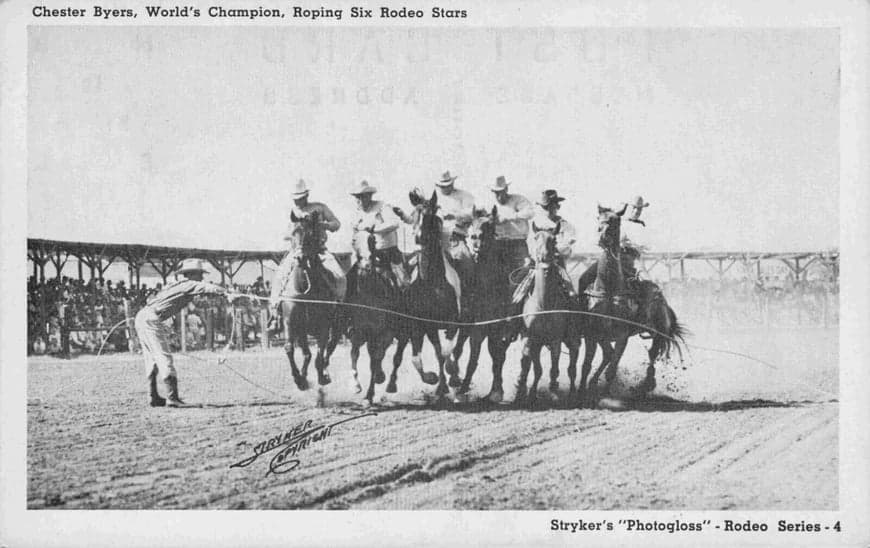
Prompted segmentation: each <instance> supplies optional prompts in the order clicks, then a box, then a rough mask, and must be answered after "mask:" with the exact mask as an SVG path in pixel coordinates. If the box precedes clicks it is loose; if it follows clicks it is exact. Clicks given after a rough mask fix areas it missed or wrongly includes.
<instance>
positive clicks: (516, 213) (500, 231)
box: [486, 194, 535, 240]
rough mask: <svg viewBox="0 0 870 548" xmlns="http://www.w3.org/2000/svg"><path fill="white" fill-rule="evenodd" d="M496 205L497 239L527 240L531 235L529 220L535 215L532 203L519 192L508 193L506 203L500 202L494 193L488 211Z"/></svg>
mask: <svg viewBox="0 0 870 548" xmlns="http://www.w3.org/2000/svg"><path fill="white" fill-rule="evenodd" d="M493 206H495V207H496V210H497V211H498V223H496V225H495V238H496V240H525V239H526V238H527V237H528V235H529V221H530V220H531V219H532V218H533V217H534V216H535V210H534V208H533V207H532V203H531V202H530V201H529V200H527V199H526V198H524V197H523V196H520V195H519V194H508V195H507V200H506V201H505V203H504V204H500V203H498V200H496V199H495V194H493V196H492V199H491V200H490V203H489V205H488V207H487V208H486V210H487V211H491V210H492V207H493Z"/></svg>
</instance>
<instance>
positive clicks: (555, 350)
mask: <svg viewBox="0 0 870 548" xmlns="http://www.w3.org/2000/svg"><path fill="white" fill-rule="evenodd" d="M560 226H561V225H558V224H557V225H556V228H555V229H553V230H552V231H550V230H540V231H538V232H536V233H535V236H534V242H535V250H534V251H535V257H534V259H535V270H534V286H533V287H532V291H531V293H530V294H529V296H528V297H527V298H526V300H525V302H524V303H523V323H524V324H525V328H526V329H525V332H526V340H525V343H524V345H523V355H522V358H521V359H520V377H519V381H518V384H517V394H516V398H515V400H514V403H515V404H516V405H522V404H523V403H527V404H528V405H529V406H533V405H534V404H535V403H536V401H537V391H538V382H539V381H540V380H541V375H542V373H543V368H542V367H541V348H542V347H543V346H546V347H547V348H548V349H549V350H550V359H551V360H552V365H551V367H550V393H551V394H552V396H554V397H555V396H556V394H555V390H556V388H558V381H557V379H558V377H559V357H560V354H561V351H562V343H564V344H565V345H566V346H567V347H568V353H569V360H570V361H569V363H570V365H569V368H568V374H569V376H570V378H571V390H572V391H573V388H574V379H575V377H576V371H577V358H578V356H579V354H580V338H579V337H578V336H577V332H576V329H575V324H576V321H575V319H574V317H573V315H569V314H539V313H540V312H545V311H549V310H569V309H572V308H574V305H573V303H572V302H571V298H570V297H569V296H568V295H567V294H566V292H565V291H564V289H563V288H562V285H561V275H560V274H559V271H558V268H557V265H556V262H555V261H556V258H557V257H556V236H558V234H559V227H560ZM531 364H534V373H535V376H534V379H533V380H532V385H531V387H530V388H529V389H528V392H527V391H526V381H527V379H528V375H529V367H530V365H531Z"/></svg>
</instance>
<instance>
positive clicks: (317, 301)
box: [49, 292, 837, 399]
mask: <svg viewBox="0 0 870 548" xmlns="http://www.w3.org/2000/svg"><path fill="white" fill-rule="evenodd" d="M227 298H229V299H230V300H235V299H238V298H246V299H251V300H260V301H269V300H270V298H269V297H262V296H260V295H254V294H250V293H239V292H231V293H228V294H227ZM279 300H281V301H289V302H297V303H310V304H323V305H329V306H345V307H349V308H358V309H365V310H370V311H373V312H379V313H383V314H390V315H394V316H398V317H402V318H405V319H408V320H413V321H417V322H423V323H435V324H439V325H449V326H454V327H482V326H486V325H492V324H496V323H502V322H507V321H511V320H515V319H520V318H525V317H528V316H543V315H549V314H574V315H582V316H591V317H598V318H603V319H609V320H613V321H618V322H622V323H625V324H629V325H633V326H635V327H638V328H640V329H642V330H644V331H648V332H651V333H655V334H657V335H659V336H661V337H663V338H665V339H668V340H670V341H673V342H674V343H678V344H679V343H682V344H683V345H684V346H685V347H687V348H696V349H699V350H706V351H710V352H718V353H722V354H730V355H733V356H738V357H741V358H744V359H747V360H750V361H754V362H757V363H760V364H762V365H764V366H766V367H768V368H770V369H773V370H776V371H779V370H780V368H779V367H777V366H776V365H774V364H772V363H770V362H767V361H765V360H762V359H759V358H756V357H754V356H751V355H749V354H745V353H742V352H735V351H732V350H727V349H721V348H713V347H707V346H702V345H696V344H690V343H687V342H686V341H684V340H683V341H678V340H677V339H676V338H674V337H672V336H670V335H668V334H666V333H662V332H661V331H658V330H656V329H655V328H652V327H650V326H648V325H645V324H641V323H638V322H635V321H632V320H627V319H625V318H620V317H617V316H612V315H609V314H601V313H598V312H589V311H583V310H542V311H538V312H524V313H520V314H512V315H509V316H505V317H502V318H494V319H490V320H483V321H475V322H462V321H452V320H433V319H430V318H424V317H420V316H415V315H413V314H406V313H403V312H399V311H396V310H390V309H386V308H380V307H376V306H370V305H365V304H359V303H346V302H341V301H326V300H320V299H299V298H294V297H279ZM127 321H128V320H127V319H124V320H121V321H119V322H118V323H116V324H115V325H114V326H112V328H111V329H110V330H109V332H108V333H107V334H106V335H105V337H104V338H103V341H102V343H101V344H100V348H99V351H98V352H97V358H99V356H100V355H101V354H102V351H103V348H104V346H105V344H106V342H107V341H108V339H109V337H111V335H112V333H114V331H115V330H116V329H117V328H118V327H120V326H121V325H122V324H125V323H127ZM235 330H236V318H235V308H234V313H233V321H232V322H231V328H230V334H229V336H228V337H227V342H226V344H225V345H224V348H223V351H222V354H223V356H218V358H217V363H218V364H219V365H222V366H223V367H225V368H226V369H228V370H230V371H231V372H232V373H233V374H235V375H236V376H238V377H239V378H241V379H243V380H244V381H245V382H247V383H249V384H251V385H252V386H255V387H257V388H260V389H261V390H264V391H266V392H269V393H270V394H273V395H275V396H278V397H281V398H284V399H289V398H287V397H286V396H284V395H282V394H279V393H278V392H275V391H273V390H271V389H269V388H267V387H265V386H262V385H260V384H258V383H256V382H254V381H252V380H251V379H249V378H248V377H246V376H245V375H243V374H242V373H240V372H239V371H237V370H236V369H234V368H233V367H231V366H230V365H228V364H227V363H226V361H227V355H228V352H229V349H230V346H231V345H232V342H233V337H234V335H235ZM179 354H180V355H183V356H186V357H189V358H191V359H194V360H197V361H200V362H208V361H209V360H206V359H203V358H200V357H197V356H194V355H192V354H188V353H181V352H179ZM81 382H84V381H83V380H82V381H79V383H81ZM789 382H792V383H794V384H796V385H798V386H802V387H804V388H809V389H811V390H814V391H816V392H819V393H821V394H825V395H827V396H830V397H833V398H836V397H837V395H836V394H834V393H831V392H828V391H825V390H822V389H819V388H816V387H814V386H811V385H809V384H805V383H800V382H797V381H789ZM75 384H78V383H73V384H70V385H67V386H64V387H61V389H60V390H58V391H57V392H55V393H54V394H52V395H51V396H49V397H54V396H55V395H57V394H58V393H60V392H61V391H62V390H64V389H66V388H69V387H71V386H75Z"/></svg>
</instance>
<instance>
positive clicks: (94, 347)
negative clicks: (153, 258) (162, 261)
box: [27, 276, 269, 354]
mask: <svg viewBox="0 0 870 548" xmlns="http://www.w3.org/2000/svg"><path fill="white" fill-rule="evenodd" d="M162 287H163V284H161V283H156V284H154V285H153V286H151V287H149V286H148V284H141V285H140V286H139V287H128V286H127V284H126V283H125V282H124V281H118V282H113V281H112V280H99V279H92V280H89V281H87V282H85V281H82V280H79V279H75V278H68V277H66V276H63V277H61V278H51V279H47V280H45V281H43V282H39V281H37V279H36V278H34V277H30V278H29V279H28V280H27V349H28V353H35V354H45V353H48V354H65V353H66V352H67V351H68V352H71V353H82V352H87V353H95V352H97V351H98V350H99V349H100V347H101V346H102V347H103V352H113V351H127V350H130V349H131V346H135V341H130V340H129V338H130V333H129V332H128V329H127V326H126V325H121V326H119V328H118V329H114V330H113V328H114V327H115V326H117V325H118V324H119V323H120V324H124V322H125V320H126V319H127V317H128V316H127V315H128V314H129V317H131V318H132V317H134V316H135V315H136V312H138V311H139V309H141V308H142V306H144V305H145V304H146V303H147V302H149V300H150V299H151V298H152V297H153V296H154V295H156V294H157V293H158V292H159V291H160V290H161V289H162ZM233 289H234V290H235V291H236V292H239V293H247V294H253V295H258V296H267V295H268V294H269V282H264V281H263V279H262V278H257V280H256V281H255V282H254V283H252V284H234V285H233ZM263 306H264V305H263V304H262V301H261V300H257V299H240V300H239V301H237V303H236V307H235V311H236V313H237V314H238V315H239V320H240V326H241V327H240V329H241V330H242V332H243V334H244V338H245V340H247V341H251V342H256V338H257V336H258V334H259V333H260V330H261V327H262V326H261V314H260V312H259V310H260V309H262V308H263ZM209 310H211V313H212V314H213V321H214V327H215V333H214V337H215V341H216V342H218V343H220V342H224V341H226V337H227V336H228V335H229V333H230V331H231V327H232V321H233V320H232V317H233V309H232V308H231V307H229V306H228V304H227V302H226V301H225V300H224V299H221V298H217V297H198V298H196V299H194V301H193V302H192V303H191V304H190V306H189V307H188V309H187V314H186V327H187V328H188V329H187V330H186V331H187V343H188V344H187V346H188V348H191V349H196V348H202V347H204V346H205V343H206V341H205V338H206V332H205V321H206V317H207V314H209ZM179 321H180V318H175V319H173V320H170V321H169V322H168V324H169V323H170V322H171V323H172V325H168V327H170V328H171V329H170V331H171V332H172V333H173V334H175V337H176V338H175V340H174V341H173V344H174V345H175V346H176V347H180V340H178V333H179V332H180V329H179V327H180V326H179V324H178V322H179Z"/></svg>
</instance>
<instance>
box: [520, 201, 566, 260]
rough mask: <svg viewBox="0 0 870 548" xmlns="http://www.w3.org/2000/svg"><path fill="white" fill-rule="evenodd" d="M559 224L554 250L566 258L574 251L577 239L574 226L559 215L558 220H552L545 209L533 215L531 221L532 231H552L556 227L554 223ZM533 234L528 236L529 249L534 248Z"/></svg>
mask: <svg viewBox="0 0 870 548" xmlns="http://www.w3.org/2000/svg"><path fill="white" fill-rule="evenodd" d="M557 223H558V224H559V233H558V234H557V235H556V251H558V253H559V255H561V256H562V258H563V259H565V260H568V259H569V258H570V257H571V254H572V253H573V252H574V242H576V241H577V230H576V229H575V228H574V226H573V225H572V224H571V223H569V222H568V221H566V220H565V219H564V218H563V217H559V219H558V221H553V220H552V219H550V216H549V215H548V214H547V212H546V211H541V213H540V214H539V215H536V216H535V220H534V221H532V227H533V229H534V232H537V231H539V230H549V231H553V230H555V229H556V224H557ZM533 240H534V234H532V235H530V236H529V249H530V250H531V249H534V242H533Z"/></svg>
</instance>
